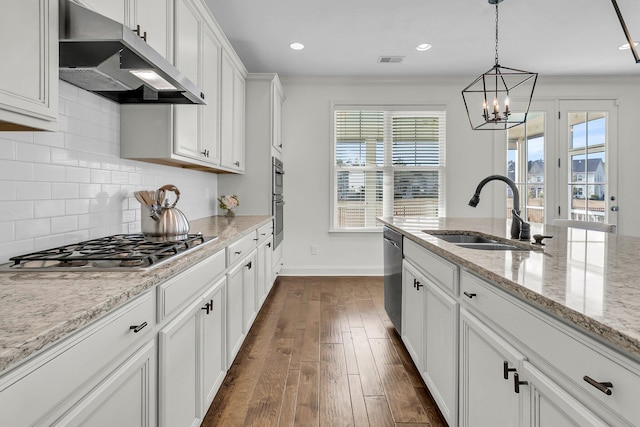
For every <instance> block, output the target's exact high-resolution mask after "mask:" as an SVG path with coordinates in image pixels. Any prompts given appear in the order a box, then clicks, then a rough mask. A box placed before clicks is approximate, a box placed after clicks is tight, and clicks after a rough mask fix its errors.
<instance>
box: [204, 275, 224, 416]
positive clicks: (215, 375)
mask: <svg viewBox="0 0 640 427" xmlns="http://www.w3.org/2000/svg"><path fill="white" fill-rule="evenodd" d="M225 289H226V278H225V277H223V278H222V279H220V280H218V281H217V282H216V283H215V284H214V285H213V290H212V291H211V292H210V293H209V294H208V295H205V297H204V304H208V307H205V309H204V310H200V311H199V316H200V321H199V324H200V328H201V334H200V340H201V345H200V348H201V349H202V359H201V371H202V387H203V389H202V400H203V402H202V417H204V415H205V414H206V412H207V410H208V408H209V405H211V402H212V401H213V398H214V397H215V395H216V392H217V391H218V389H219V388H220V385H221V384H222V381H223V380H224V376H225V373H226V372H227V368H226V363H225V357H226V351H225V350H226V346H225Z"/></svg>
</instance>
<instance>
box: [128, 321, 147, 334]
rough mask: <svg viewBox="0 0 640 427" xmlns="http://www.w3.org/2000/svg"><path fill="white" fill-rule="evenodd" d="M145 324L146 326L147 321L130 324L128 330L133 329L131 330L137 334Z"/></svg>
mask: <svg viewBox="0 0 640 427" xmlns="http://www.w3.org/2000/svg"><path fill="white" fill-rule="evenodd" d="M146 326H147V322H142V323H141V324H139V325H132V326H129V330H131V329H133V332H134V333H136V334H137V333H138V332H140V331H141V330H143V329H144V328H145V327H146Z"/></svg>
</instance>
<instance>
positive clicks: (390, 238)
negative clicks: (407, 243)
mask: <svg viewBox="0 0 640 427" xmlns="http://www.w3.org/2000/svg"><path fill="white" fill-rule="evenodd" d="M382 234H383V253H384V309H385V310H386V312H387V315H389V318H390V319H391V322H392V323H393V326H395V328H396V331H398V334H401V333H402V234H400V233H398V232H396V231H394V230H392V229H391V228H389V227H386V226H385V227H384V229H383V233H382Z"/></svg>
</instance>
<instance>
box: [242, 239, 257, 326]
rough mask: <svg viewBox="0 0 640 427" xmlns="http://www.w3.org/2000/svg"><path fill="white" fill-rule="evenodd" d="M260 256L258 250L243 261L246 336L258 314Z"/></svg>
mask: <svg viewBox="0 0 640 427" xmlns="http://www.w3.org/2000/svg"><path fill="white" fill-rule="evenodd" d="M257 260H258V256H257V251H256V250H254V251H253V253H252V254H251V255H250V256H249V257H247V258H246V259H245V261H244V262H243V264H244V267H243V269H242V301H243V304H242V321H243V325H244V327H243V332H244V335H245V336H246V335H247V333H248V332H249V329H251V325H252V324H253V321H254V319H255V318H256V314H257V313H258V311H257V309H256V284H257V278H258V262H257Z"/></svg>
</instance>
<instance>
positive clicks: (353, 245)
mask: <svg viewBox="0 0 640 427" xmlns="http://www.w3.org/2000/svg"><path fill="white" fill-rule="evenodd" d="M473 78H474V77H473V76H471V77H469V78H451V79H444V78H440V79H414V80H411V79H402V80H392V79H388V80H381V79H377V80H371V79H341V78H308V79H307V78H283V79H282V82H283V87H284V93H285V96H286V101H285V103H284V107H283V143H284V146H285V150H284V153H283V161H284V164H285V171H286V175H285V178H286V179H285V201H286V205H285V213H284V215H285V246H284V261H285V267H284V269H283V274H328V275H332V274H381V273H382V239H381V236H380V233H329V231H328V230H329V222H330V215H331V212H330V197H331V194H330V185H331V179H330V172H331V169H330V159H331V144H332V138H331V135H330V129H331V104H332V103H334V104H378V105H379V104H383V105H387V104H400V105H407V104H429V105H430V104H435V105H444V106H445V107H446V110H447V155H446V156H447V157H446V165H447V166H446V167H447V173H446V180H447V181H446V198H447V208H446V209H447V216H449V217H500V216H504V212H505V210H504V209H503V206H504V204H505V200H504V194H505V192H504V191H502V190H501V189H500V187H498V186H488V187H487V188H485V190H484V191H483V194H482V203H481V204H480V205H479V206H478V207H477V208H475V209H473V208H471V207H469V206H468V205H467V203H468V201H469V198H470V197H471V195H472V194H473V191H474V190H475V187H476V185H477V183H478V182H479V181H480V180H481V179H482V178H484V177H485V176H487V175H490V174H493V173H500V174H504V173H505V153H504V152H505V150H506V141H505V137H504V132H490V131H472V130H471V129H470V126H469V123H468V119H467V116H466V111H465V109H464V104H463V103H462V96H461V90H462V88H464V87H465V86H466V85H467V84H468V83H469V82H470V81H471V80H472V79H473ZM639 82H640V80H639V79H637V78H628V79H620V78H615V79H614V78H601V79H596V80H594V79H568V78H555V79H554V78H548V79H544V78H540V79H539V81H538V86H537V88H536V94H535V98H536V99H561V98H562V99H570V98H575V99H584V98H589V97H592V98H618V99H620V114H619V123H620V126H619V127H620V129H619V144H620V146H619V147H620V148H619V157H620V162H619V175H620V176H621V177H624V178H621V179H620V180H619V181H620V189H619V192H618V194H619V202H620V209H621V210H620V219H619V227H620V228H619V230H620V232H621V233H624V234H632V235H640V224H639V223H638V221H634V217H635V216H636V214H635V212H638V209H640V197H638V194H637V193H638V192H637V186H636V184H635V183H638V182H640V168H638V167H637V166H636V162H637V159H638V157H639V156H640V147H638V145H640V144H638V143H637V137H636V136H635V134H636V128H635V123H636V120H637V117H638V114H639V113H640V85H639V84H638V83H639ZM637 147H638V148H637ZM494 188H495V189H496V190H497V191H494ZM312 244H314V245H318V249H319V250H318V255H312V254H311V250H310V248H311V245H312Z"/></svg>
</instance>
